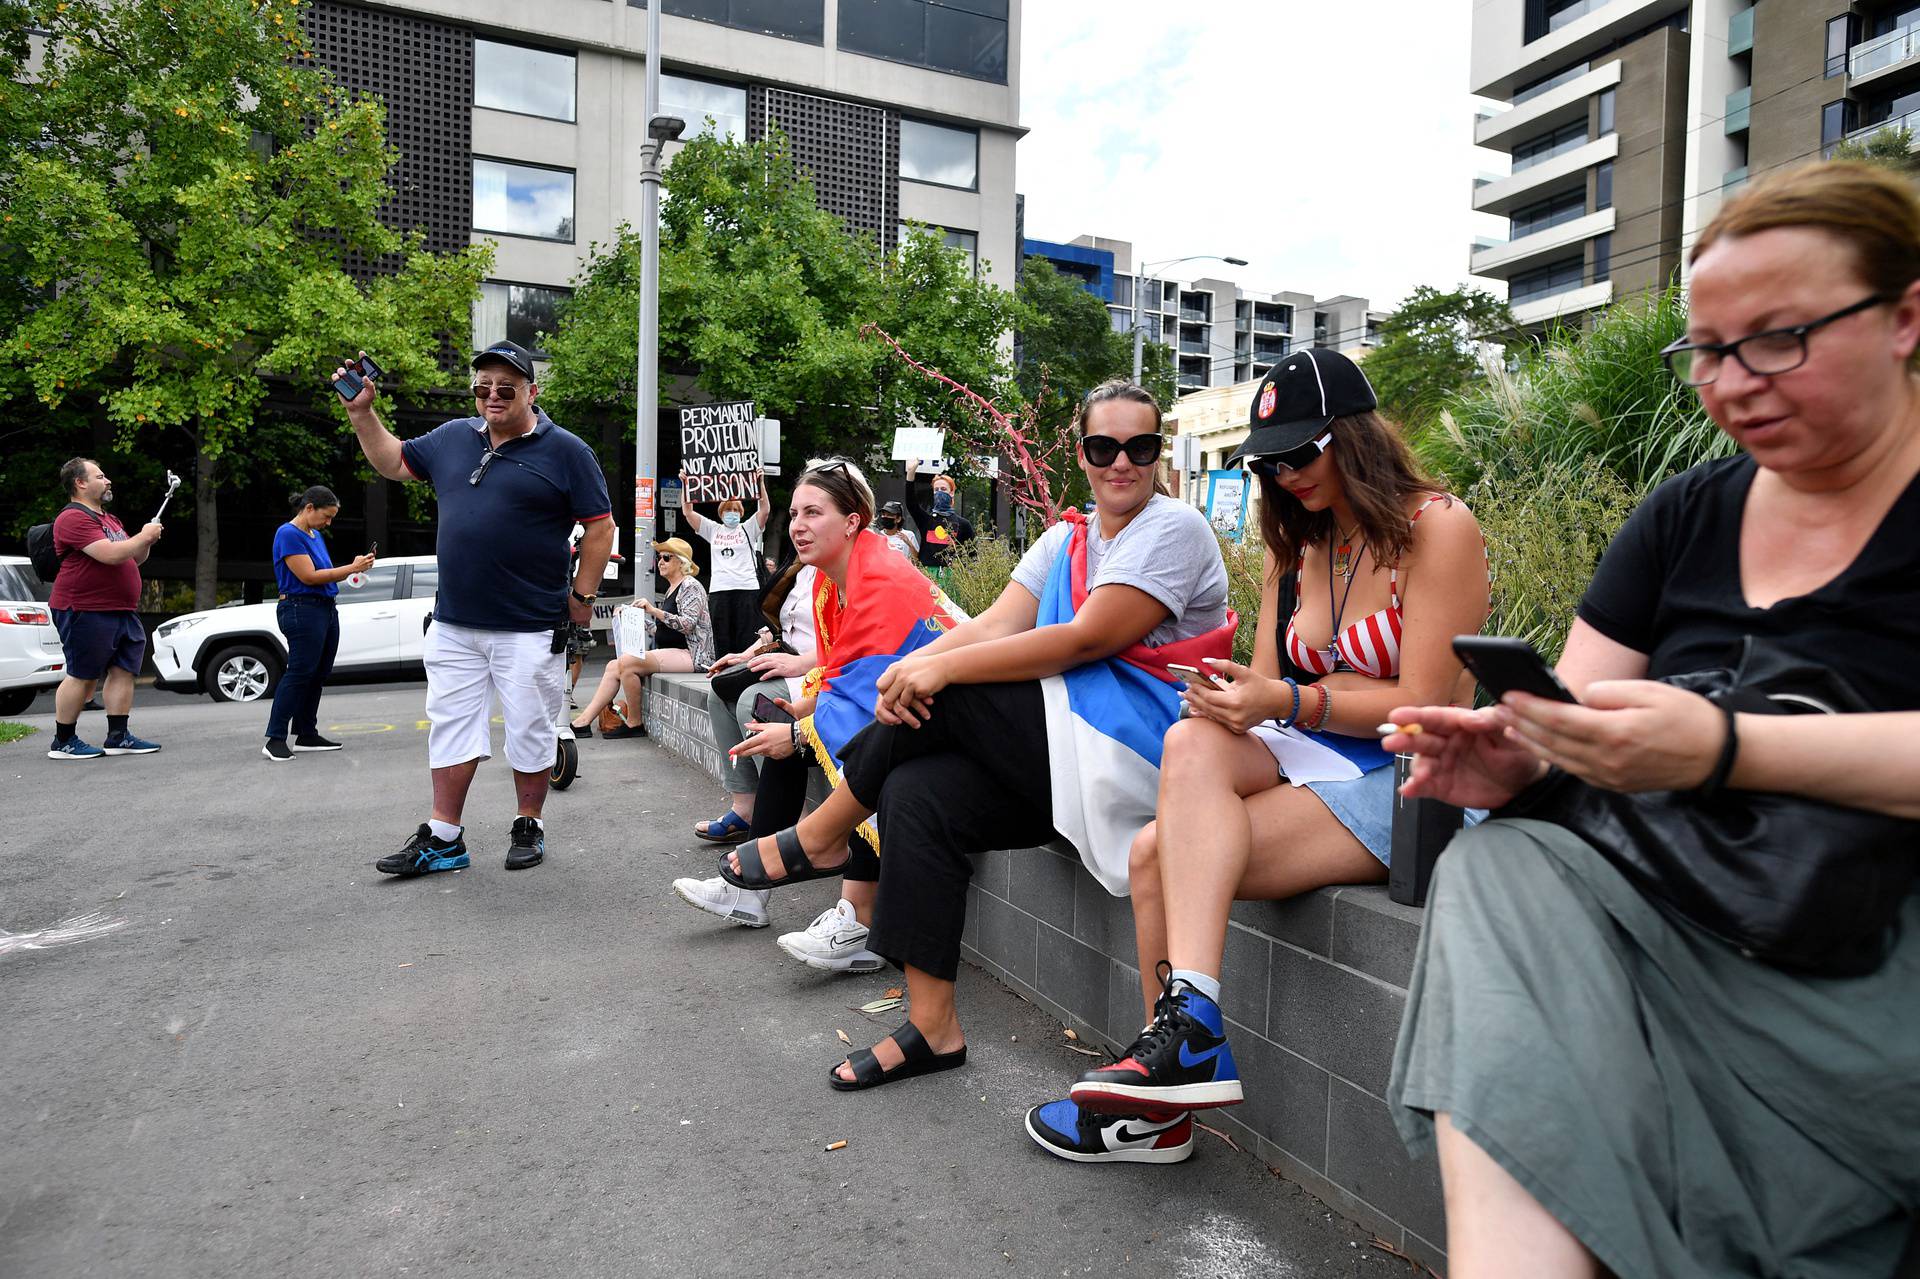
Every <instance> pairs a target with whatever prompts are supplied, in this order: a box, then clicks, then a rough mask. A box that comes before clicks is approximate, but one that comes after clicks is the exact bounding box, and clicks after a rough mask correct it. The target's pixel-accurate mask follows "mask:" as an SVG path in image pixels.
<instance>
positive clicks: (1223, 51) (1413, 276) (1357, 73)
mask: <svg viewBox="0 0 1920 1279" xmlns="http://www.w3.org/2000/svg"><path fill="white" fill-rule="evenodd" d="M1023 13H1024V24H1023V29H1022V34H1021V45H1022V47H1021V66H1022V76H1021V84H1020V95H1021V100H1020V118H1021V123H1023V124H1025V125H1026V126H1027V127H1028V128H1029V129H1030V130H1031V132H1030V133H1029V134H1028V135H1027V136H1026V137H1025V138H1024V139H1022V141H1021V143H1020V150H1019V189H1020V190H1021V191H1022V192H1024V193H1025V195H1026V197H1027V211H1026V226H1027V234H1029V235H1031V236H1034V237H1036V238H1038V239H1049V240H1070V239H1072V238H1073V237H1074V236H1076V235H1082V234H1094V235H1104V236H1111V237H1113V238H1115V239H1121V240H1131V241H1132V242H1133V245H1134V251H1135V254H1136V258H1137V260H1138V261H1142V262H1144V261H1154V260H1158V259H1161V258H1171V257H1180V256H1184V255H1186V254H1190V253H1218V254H1226V255H1232V256H1235V257H1243V258H1246V259H1248V260H1249V262H1250V265H1249V266H1245V267H1225V266H1221V265H1219V264H1216V263H1206V262H1196V263H1191V264H1189V267H1190V268H1191V270H1190V271H1189V274H1211V275H1225V276H1227V277H1228V278H1231V279H1235V280H1238V281H1239V282H1241V283H1243V284H1245V285H1247V286H1248V287H1250V288H1254V289H1262V290H1279V289H1292V290H1298V291H1301V292H1307V293H1312V294H1315V295H1316V296H1320V297H1326V296H1331V295H1333V294H1337V293H1352V294H1357V295H1360V296H1364V297H1367V298H1369V299H1371V300H1372V302H1373V304H1374V305H1375V306H1388V305H1391V304H1393V303H1394V302H1397V301H1399V300H1400V299H1401V298H1402V297H1404V296H1405V295H1406V293H1407V292H1408V291H1409V290H1411V289H1412V288H1413V287H1414V286H1415V285H1419V284H1432V285H1436V286H1439V287H1443V288H1450V287H1452V286H1454V285H1456V284H1458V283H1460V282H1461V281H1462V280H1464V279H1466V276H1467V253H1468V244H1469V242H1470V241H1471V240H1472V238H1473V236H1474V235H1476V234H1479V233H1482V232H1483V231H1485V230H1489V229H1493V225H1492V224H1491V223H1489V221H1488V220H1487V219H1485V218H1484V217H1482V216H1480V215H1476V214H1474V213H1473V211H1472V209H1471V208H1470V206H1469V197H1470V192H1471V181H1472V175H1473V174H1474V172H1475V171H1476V170H1480V169H1485V168H1489V167H1491V166H1490V165H1489V164H1488V162H1487V161H1488V158H1489V157H1487V155H1486V154H1485V153H1484V152H1478V151H1476V150H1475V149H1474V147H1473V145H1472V121H1473V107H1472V103H1473V99H1472V98H1471V96H1470V95H1469V94H1468V92H1467V88H1466V85H1467V74H1468V72H1467V54H1468V44H1469V35H1470V30H1471V21H1472V17H1471V12H1470V6H1469V4H1468V0H1360V2H1359V3H1352V4H1346V5H1308V4H1302V3H1298V2H1297V0H1187V3H1184V4H1180V5H1172V6H1170V5H1167V4H1165V3H1163V2H1160V0H1105V2H1104V3H1102V4H1100V5H1099V6H1098V7H1095V6H1090V5H1081V4H1068V3H1060V2H1059V0H1030V2H1029V3H1027V4H1026V5H1024V6H1023ZM1091 15H1097V17H1098V21H1097V22H1089V21H1088V18H1089V16H1091ZM1500 229H1504V227H1502V228H1500ZM1183 270H1187V268H1183Z"/></svg>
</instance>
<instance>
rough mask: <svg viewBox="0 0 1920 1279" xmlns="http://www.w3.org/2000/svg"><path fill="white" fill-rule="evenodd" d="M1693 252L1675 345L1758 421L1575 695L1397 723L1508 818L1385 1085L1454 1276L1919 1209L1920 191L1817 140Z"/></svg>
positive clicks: (1671, 1251) (1692, 1255) (1725, 417)
mask: <svg viewBox="0 0 1920 1279" xmlns="http://www.w3.org/2000/svg"><path fill="white" fill-rule="evenodd" d="M1690 256H1691V259H1692V266H1693V274H1692V280H1691V284H1690V289H1689V291H1690V295H1691V296H1690V314H1689V316H1688V320H1687V333H1686V338H1685V340H1684V341H1681V342H1679V343H1676V344H1675V345H1674V346H1672V347H1670V348H1668V350H1667V352H1666V355H1667V359H1668V362H1669V365H1670V366H1671V368H1672V369H1673V372H1674V373H1675V374H1676V375H1677V376H1678V377H1679V379H1680V380H1681V381H1682V382H1685V383H1687V384H1689V385H1692V386H1694V387H1696V388H1697V389H1698V391H1699V395H1700V402H1701V404H1702V405H1703V406H1704V407H1705V409H1706V411H1707V414H1708V415H1709V416H1710V417H1711V418H1712V419H1713V421H1714V423H1715V424H1716V425H1717V426H1718V427H1719V428H1720V429H1721V430H1722V431H1724V432H1725V433H1726V434H1727V436H1728V437H1729V438H1730V439H1732V440H1733V441H1734V442H1735V443H1736V444H1737V445H1739V448H1740V452H1739V453H1738V454H1737V455H1736V456H1734V457H1731V458H1727V459H1724V460H1721V461H1715V462H1709V463H1706V464H1704V465H1702V466H1698V467H1695V468H1694V469H1692V470H1690V471H1687V472H1685V473H1684V474H1681V475H1678V476H1675V477H1674V478H1672V479H1671V480H1668V481H1667V482H1666V483H1664V484H1662V485H1661V486H1660V487H1659V488H1658V489H1656V490H1655V491H1654V492H1653V493H1652V494H1651V495H1650V496H1649V497H1648V498H1647V500H1646V501H1645V502H1644V503H1642V505H1641V506H1640V508H1639V510H1637V511H1636V512H1635V513H1634V514H1633V516H1632V517H1631V518H1630V519H1629V520H1628V521H1627V523H1626V525H1625V526H1624V527H1623V528H1622V529H1621V531H1620V533H1619V534H1618V536H1617V537H1616V538H1615V539H1614V541H1613V544H1612V545H1611V546H1610V547H1609V548H1608V550H1607V553H1606V555H1605V557H1604V558H1603V559H1602V561H1601V564H1600V567H1599V570H1598V572H1597V573H1596V574H1595V576H1594V579H1593V582H1592V584H1591V586H1590V587H1589V588H1588V590H1587V593H1586V596H1585V598H1584V599H1583V600H1582V601H1581V604H1580V609H1579V616H1578V620H1576V621H1575V622H1574V624H1573V628H1572V630H1571V632H1570V633H1569V634H1568V637H1567V643H1566V649H1565V652H1564V655H1563V656H1562V657H1561V659H1560V662H1559V666H1558V671H1559V675H1560V678H1561V679H1562V681H1563V682H1564V683H1565V684H1566V685H1567V686H1568V687H1569V688H1571V689H1572V690H1573V692H1574V693H1575V694H1576V695H1578V696H1579V698H1580V704H1578V705H1567V704H1563V703H1558V702H1549V701H1545V700H1542V699H1540V698H1537V697H1529V696H1527V695H1525V694H1522V693H1509V694H1508V695H1507V696H1506V697H1505V698H1503V699H1502V703H1501V705H1499V706H1498V707H1491V708H1488V709H1486V710H1481V711H1471V712H1470V711H1463V710H1458V709H1448V708H1436V707H1419V708H1416V707H1412V706H1408V707H1399V708H1395V709H1394V710H1393V711H1392V712H1391V714H1390V716H1383V717H1382V718H1391V719H1392V720H1393V721H1394V722H1395V723H1398V724H1417V725H1419V726H1420V729H1421V731H1420V733H1419V734H1418V735H1411V734H1400V735H1397V736H1394V737H1391V738H1389V739H1388V740H1387V742H1386V745H1387V746H1388V747H1389V748H1391V749H1401V750H1407V751H1411V752H1415V753H1417V754H1418V755H1419V759H1418V760H1417V761H1416V765H1415V769H1414V772H1413V775H1412V777H1411V779H1410V780H1409V781H1408V783H1407V785H1406V788H1405V789H1406V793H1407V794H1408V795H1427V796H1433V797H1437V798H1440V799H1443V800H1446V801H1448V802H1451V803H1458V804H1479V805H1487V806H1500V812H1499V813H1498V814H1497V815H1496V816H1497V817H1499V818H1501V819H1503V820H1495V821H1489V822H1487V823H1484V824H1483V825H1481V826H1479V827H1477V828H1476V829H1474V830H1472V831H1469V832H1466V833H1465V834H1463V835H1462V836H1460V837H1459V838H1457V839H1455V840H1454V842H1453V844H1452V845H1451V846H1450V847H1449V849H1448V851H1447V853H1446V855H1445V856H1443V857H1442V858H1441V859H1440V862H1439V864H1438V866H1437V867H1436V873H1435V879H1434V882H1433V886H1432V891H1431V895H1430V897H1429V900H1428V906H1427V922H1426V927H1425V929H1424V931H1423V934H1422V937H1421V944H1420V950H1419V952H1418V953H1417V955H1416V958H1415V966H1414V972H1413V978H1412V981H1411V983H1410V988H1409V992H1408V1004H1407V1011H1406V1016H1405V1019H1404V1021H1403V1022H1402V1026H1401V1035H1400V1043H1399V1046H1398V1049H1397V1051H1396V1053H1395V1062H1394V1069H1393V1075H1392V1079H1391V1082H1390V1084H1389V1086H1388V1094H1387V1095H1388V1102H1389V1105H1390V1106H1392V1107H1393V1109H1394V1115H1395V1119H1396V1121H1397V1122H1398V1123H1399V1126H1400V1129H1401V1134H1402V1136H1403V1137H1404V1138H1405V1139H1406V1141H1407V1144H1408V1146H1409V1147H1410V1148H1411V1149H1413V1150H1414V1151H1416V1152H1417V1153H1425V1152H1426V1151H1429V1150H1433V1149H1435V1148H1436V1147H1437V1151H1438V1156H1439V1163H1440V1174H1441V1178H1442V1180H1443V1182H1444V1183H1445V1189H1446V1202H1447V1243H1448V1249H1449V1253H1450V1257H1451V1263H1452V1264H1451V1272H1452V1273H1453V1274H1455V1275H1467V1276H1485V1275H1507V1274H1515V1275H1517V1274H1522V1273H1524V1274H1527V1275H1530V1276H1548V1277H1552V1279H1557V1277H1561V1276H1582V1277H1584V1276H1592V1275H1597V1274H1600V1273H1611V1274H1619V1275H1690V1276H1692V1275H1697V1276H1707V1275H1736V1274H1738V1275H1754V1274H1766V1275H1815V1274H1817V1275H1823V1276H1836V1277H1840V1276H1861V1277H1863V1279H1864V1277H1865V1276H1869V1275H1872V1276H1879V1275H1888V1274H1893V1273H1896V1271H1897V1270H1898V1263H1899V1258H1900V1256H1901V1253H1902V1247H1903V1244H1906V1243H1907V1242H1908V1241H1909V1237H1910V1233H1911V1231H1912V1228H1913V1222H1914V1220H1915V1219H1916V1213H1917V1212H1920V1018H1916V1017H1915V1016H1914V1012H1915V1010H1916V1009H1917V1008H1920V894H1917V893H1916V892H1915V868H1916V859H1917V858H1920V853H1917V852H1916V850H1920V821H1916V820H1915V819H1916V818H1920V785H1917V784H1916V778H1920V745H1916V743H1920V713H1916V712H1920V377H1916V374H1915V367H1914V366H1915V353H1916V350H1920V201H1916V199H1915V194H1914V191H1913V188H1912V187H1911V185H1910V184H1909V183H1908V182H1907V181H1906V180H1905V179H1904V178H1902V177H1900V176H1897V175H1895V174H1892V173H1890V172H1888V171H1887V170H1884V169H1878V168H1870V167H1868V166H1865V165H1858V164H1843V163H1834V164H1811V165H1804V166H1800V167H1797V168H1793V169H1789V170H1785V171H1782V172H1778V173H1776V174H1774V175H1772V176H1769V177H1767V178H1764V179H1762V180H1760V181H1758V182H1756V183H1754V184H1753V185H1751V186H1749V187H1748V188H1746V190H1744V191H1742V192H1741V193H1740V194H1739V195H1737V196H1735V197H1733V198H1732V199H1729V200H1728V201H1727V202H1726V203H1724V204H1723V205H1721V207H1720V210H1719V212H1718V213H1717V214H1716V215H1715V217H1714V219H1713V221H1712V222H1710V223H1709V224H1708V225H1707V227H1706V228H1705V229H1704V230H1703V231H1702V232H1701V234H1700V237H1699V239H1698V240H1697V241H1695V243H1694V245H1693V248H1692V250H1691V253H1690ZM1729 675H1732V676H1734V677H1735V678H1733V679H1732V680H1731V682H1730V681H1729V679H1728V676H1729ZM1703 684H1704V686H1705V687H1709V688H1712V689H1713V690H1714V692H1715V696H1714V697H1712V698H1710V697H1708V696H1703V695H1702V694H1701V693H1700V692H1697V691H1692V690H1693V689H1694V688H1699V687H1702V686H1703ZM1809 684H1811V685H1813V686H1815V687H1818V688H1820V689H1821V690H1822V693H1821V696H1822V697H1824V698H1826V699H1827V700H1828V702H1829V704H1832V705H1836V706H1839V707H1840V708H1841V709H1847V703H1849V702H1850V703H1851V709H1852V710H1853V711H1854V713H1842V714H1820V713H1816V712H1817V710H1818V706H1817V704H1810V703H1809V701H1808V699H1805V698H1802V697H1800V696H1798V695H1797V694H1796V692H1795V690H1796V688H1799V687H1804V686H1806V685H1809ZM1842 691H1845V692H1846V693H1847V694H1848V697H1847V698H1845V699H1843V698H1841V697H1840V696H1839V694H1840V693H1841V692H1842ZM1779 695H1785V698H1784V700H1782V701H1778V702H1776V701H1775V698H1776V696H1779ZM1781 711H1795V712H1800V713H1779V712H1781ZM1749 832H1754V833H1757V834H1758V835H1760V836H1762V838H1760V839H1759V840H1758V841H1757V842H1755V843H1753V844H1752V845H1751V846H1748V847H1744V848H1741V847H1739V846H1738V845H1737V844H1730V843H1729V841H1735V840H1739V839H1742V838H1744V837H1745V836H1746V835H1747V833H1749ZM1730 850H1731V851H1733V852H1734V853H1735V855H1732V856H1727V853H1728V852H1729V851H1730ZM1911 1256H1912V1254H1911V1253H1909V1260H1911Z"/></svg>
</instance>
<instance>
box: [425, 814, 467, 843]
mask: <svg viewBox="0 0 1920 1279" xmlns="http://www.w3.org/2000/svg"><path fill="white" fill-rule="evenodd" d="M427 825H428V826H430V827H432V828H433V837H434V838H435V839H437V840H439V841H441V842H442V843H446V844H451V843H452V842H453V841H454V840H456V839H459V838H460V832H461V831H463V830H465V829H466V827H464V826H455V825H454V824H453V823H452V822H443V821H441V820H440V819H439V818H434V819H433V820H431V821H429V822H428V823H427Z"/></svg>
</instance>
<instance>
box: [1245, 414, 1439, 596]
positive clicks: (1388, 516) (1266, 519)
mask: <svg viewBox="0 0 1920 1279" xmlns="http://www.w3.org/2000/svg"><path fill="white" fill-rule="evenodd" d="M1329 429H1331V430H1332V431H1333V443H1332V445H1331V446H1329V449H1328V451H1329V452H1330V453H1332V454H1333V465H1334V466H1335V468H1336V469H1338V470H1339V472H1340V486H1341V488H1343V489H1344V490H1345V491H1346V496H1347V505H1349V506H1351V507H1352V508H1353V516H1354V518H1355V519H1356V520H1358V521H1359V522H1360V533H1361V535H1362V536H1363V537H1364V538H1365V539H1366V544H1367V546H1368V547H1370V548H1371V549H1372V551H1373V560H1374V563H1376V564H1397V563H1399V561H1400V557H1401V556H1402V555H1405V554H1406V553H1407V548H1408V547H1409V546H1411V545H1413V525H1412V524H1411V523H1409V522H1408V520H1407V499H1408V498H1409V497H1411V496H1413V495H1414V494H1415V493H1438V492H1440V491H1441V486H1440V485H1438V484H1437V483H1435V482H1434V480H1433V479H1432V478H1431V477H1430V476H1428V475H1427V473H1426V472H1425V471H1423V470H1421V469H1420V464H1419V463H1418V462H1416V461H1414V458H1413V451H1412V450H1411V449H1409V448H1408V447H1407V442H1406V441H1405V440H1404V439H1402V438H1401V436H1400V428H1399V427H1397V426H1395V425H1394V424H1393V423H1392V422H1390V421H1388V420H1387V419H1386V418H1384V417H1382V416H1380V414H1378V413H1376V412H1371V411H1369V412H1366V413H1358V414H1355V415H1354V416H1352V417H1337V418H1335V419H1333V425H1332V427H1331V428H1329ZM1259 478H1260V536H1261V537H1263V538H1264V539H1266V543H1267V556H1268V560H1267V562H1268V564H1269V565H1270V566H1272V567H1273V568H1274V569H1275V571H1278V570H1279V569H1280V568H1283V567H1284V566H1286V565H1289V564H1291V563H1293V561H1294V560H1296V559H1298V558H1299V556H1300V553H1301V552H1302V551H1303V550H1305V549H1306V548H1307V547H1309V546H1311V545H1313V544H1314V543H1315V542H1318V541H1321V540H1322V539H1330V538H1332V536H1333V534H1334V521H1333V512H1332V510H1330V509H1329V510H1324V511H1309V510H1308V509H1307V508H1306V507H1304V506H1302V505H1300V503H1299V502H1297V501H1295V500H1294V498H1293V495H1292V494H1290V493H1288V492H1287V491H1286V490H1285V489H1283V488H1281V487H1280V482H1279V481H1278V480H1275V479H1272V478H1270V477H1268V476H1265V475H1262V476H1260V477H1259Z"/></svg>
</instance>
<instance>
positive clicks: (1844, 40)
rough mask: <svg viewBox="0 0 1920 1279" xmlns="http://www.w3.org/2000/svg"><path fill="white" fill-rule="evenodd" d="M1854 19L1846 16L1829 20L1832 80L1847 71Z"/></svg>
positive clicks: (1829, 62)
mask: <svg viewBox="0 0 1920 1279" xmlns="http://www.w3.org/2000/svg"><path fill="white" fill-rule="evenodd" d="M1852 35H1853V18H1852V17H1851V15H1845V14H1843V15H1842V16H1840V17H1838V18H1829V19H1828V20H1827V74H1826V78H1827V79H1829V80H1831V79H1833V77H1835V76H1837V75H1842V74H1844V73H1845V72H1846V69H1847V49H1848V47H1849V46H1850V45H1852V43H1853V40H1852V38H1851V37H1852Z"/></svg>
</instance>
